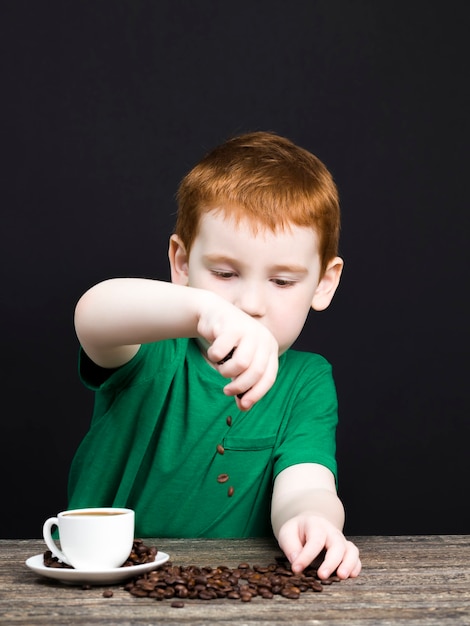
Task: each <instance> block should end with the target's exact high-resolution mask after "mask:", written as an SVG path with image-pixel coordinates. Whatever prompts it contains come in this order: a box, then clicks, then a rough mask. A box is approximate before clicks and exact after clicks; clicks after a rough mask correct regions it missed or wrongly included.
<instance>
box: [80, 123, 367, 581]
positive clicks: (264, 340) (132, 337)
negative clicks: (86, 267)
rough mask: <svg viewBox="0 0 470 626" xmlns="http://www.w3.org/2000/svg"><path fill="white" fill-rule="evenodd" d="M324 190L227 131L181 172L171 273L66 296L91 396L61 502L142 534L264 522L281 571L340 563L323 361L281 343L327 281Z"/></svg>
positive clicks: (260, 528)
mask: <svg viewBox="0 0 470 626" xmlns="http://www.w3.org/2000/svg"><path fill="white" fill-rule="evenodd" d="M339 219H340V218H339V203H338V198H337V190H336V187H335V184H334V182H333V180H332V178H331V175H330V174H329V172H328V170H327V169H326V168H325V166H324V165H323V164H322V163H321V162H320V161H319V160H318V159H317V158H316V157H315V156H313V155H312V154H310V153H309V152H307V151H306V150H304V149H302V148H300V147H298V146H296V145H294V144H293V143H292V142H290V141H289V140H287V139H284V138H282V137H279V136H277V135H275V134H273V133H265V132H255V133H249V134H246V135H242V136H240V137H235V138H233V139H231V140H229V141H227V142H226V143H224V144H222V145H221V146H219V147H218V148H216V149H214V150H213V151H212V152H210V153H209V154H208V155H206V156H205V157H204V158H203V159H202V160H201V161H200V163H199V164H197V165H196V166H195V167H194V168H193V169H192V170H191V171H190V172H189V173H188V174H187V175H186V177H185V178H184V179H183V181H182V183H181V185H180V187H179V190H178V216H177V221H176V228H175V233H174V234H173V235H172V236H171V238H170V244H169V260H170V266H171V283H167V282H163V281H156V280H148V279H133V278H124V279H111V280H107V281H104V282H102V283H100V284H98V285H96V286H94V287H92V288H91V289H90V290H89V291H87V292H86V293H85V294H84V295H83V296H82V298H81V299H80V301H79V302H78V304H77V308H76V313H75V326H76V332H77V336H78V338H79V341H80V344H81V352H80V374H81V377H82V380H83V381H84V383H85V384H86V385H88V386H89V387H90V388H91V389H93V390H94V391H95V394H96V395H95V409H94V414H93V420H92V424H91V428H90V431H89V433H88V434H87V436H86V437H85V439H84V441H83V442H82V444H81V446H80V448H79V450H78V451H77V454H76V456H75V459H74V461H73V463H72V467H71V473H70V484H69V490H70V500H69V507H70V508H77V507H82V506H100V505H108V506H110V505H114V506H128V507H131V508H133V509H134V510H135V511H136V533H137V534H138V535H139V536H143V537H145V536H147V537H165V536H180V537H197V536H205V537H243V536H263V535H269V534H271V532H274V534H275V536H276V538H277V540H278V542H279V545H280V547H281V549H282V550H283V551H284V552H285V554H286V556H287V557H288V558H289V560H290V562H291V564H292V569H293V570H294V571H297V572H300V571H302V570H303V569H304V568H305V567H306V566H307V565H308V564H309V563H310V562H311V561H312V560H313V559H314V558H315V557H316V556H317V555H318V554H319V553H320V552H321V551H322V550H323V549H325V550H326V553H325V557H324V560H323V563H322V565H321V567H320V568H319V570H318V574H319V576H320V577H323V578H326V577H328V576H329V575H330V574H331V573H332V572H334V571H335V570H337V574H338V576H339V577H340V578H347V577H349V576H351V577H353V576H357V575H358V574H359V572H360V569H361V563H360V559H359V553H358V550H357V548H356V546H354V545H353V544H352V543H351V542H349V541H347V540H346V538H345V537H344V535H343V533H342V527H343V523H344V510H343V506H342V504H341V502H340V500H339V498H338V496H337V493H336V484H335V479H336V461H335V432H336V424H337V400H336V392H335V387H334V382H333V378H332V373H331V367H330V365H329V364H328V363H327V362H326V361H325V360H324V359H323V358H322V357H320V356H319V355H315V354H309V353H303V352H298V351H294V350H290V346H291V345H292V344H293V343H294V341H295V340H296V339H297V337H298V335H299V334H300V332H301V330H302V327H303V325H304V323H305V321H306V318H307V315H308V312H309V310H310V308H311V307H312V308H313V309H316V310H323V309H325V308H326V307H327V306H328V305H329V303H330V301H331V299H332V297H333V295H334V293H335V290H336V288H337V286H338V283H339V280H340V276H341V271H342V267H343V261H342V260H341V259H340V258H339V257H338V256H337V246H338V234H339Z"/></svg>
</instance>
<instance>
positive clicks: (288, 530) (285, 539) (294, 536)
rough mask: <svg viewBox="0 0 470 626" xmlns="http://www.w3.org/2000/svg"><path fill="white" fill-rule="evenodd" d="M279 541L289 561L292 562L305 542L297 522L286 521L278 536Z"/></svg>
mask: <svg viewBox="0 0 470 626" xmlns="http://www.w3.org/2000/svg"><path fill="white" fill-rule="evenodd" d="M278 543H279V547H280V548H281V550H282V551H283V552H284V554H285V555H286V557H287V558H288V559H289V562H290V563H291V564H292V563H293V562H294V561H295V560H296V558H297V556H298V555H299V554H300V552H301V551H302V548H303V543H302V541H301V539H300V537H299V534H298V532H297V527H296V525H295V524H292V523H290V522H286V523H285V524H284V526H283V527H282V528H281V530H280V532H279V537H278Z"/></svg>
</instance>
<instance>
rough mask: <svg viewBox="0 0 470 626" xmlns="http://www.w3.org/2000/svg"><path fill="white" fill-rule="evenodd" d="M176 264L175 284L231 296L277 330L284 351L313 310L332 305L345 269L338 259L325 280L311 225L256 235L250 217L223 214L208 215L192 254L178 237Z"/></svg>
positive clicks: (173, 243) (172, 255)
mask: <svg viewBox="0 0 470 626" xmlns="http://www.w3.org/2000/svg"><path fill="white" fill-rule="evenodd" d="M172 250H173V252H172ZM170 262H171V267H172V280H173V282H177V283H179V284H185V285H188V286H190V287H197V288H200V289H208V290H210V291H213V292H215V293H217V294H218V295H220V296H222V297H223V298H225V299H226V300H229V301H230V302H231V303H232V304H234V305H235V306H237V307H238V308H239V309H241V310H242V311H244V312H245V313H247V314H248V315H251V316H252V317H254V318H255V319H257V320H258V321H259V322H260V323H261V324H263V325H264V326H266V327H267V328H268V329H269V330H270V331H271V333H272V334H273V335H274V337H275V338H276V340H277V342H278V344H279V353H280V354H282V353H283V352H284V351H285V350H287V349H288V348H289V347H290V346H291V345H292V344H293V343H294V341H295V340H296V339H297V337H298V336H299V334H300V332H301V330H302V328H303V326H304V324H305V320H306V318H307V315H308V312H309V310H310V308H311V307H313V308H315V309H317V310H321V309H324V308H326V307H327V306H328V304H329V303H330V301H331V298H332V297H333V295H334V292H335V290H336V287H337V285H338V282H339V278H340V275H341V270H342V260H341V259H339V258H338V257H336V258H335V259H334V260H333V261H332V262H330V263H329V265H328V268H327V270H326V273H325V274H324V276H323V278H322V280H320V266H321V264H320V256H319V253H318V242H317V236H316V234H315V232H314V231H313V230H312V229H310V228H305V227H299V226H291V228H290V229H289V230H285V231H284V230H279V231H277V232H275V233H273V232H271V231H269V230H259V231H258V232H257V233H254V232H253V230H252V228H251V226H250V224H249V223H248V222H247V221H243V220H242V221H241V222H240V223H239V224H238V225H237V224H236V223H235V222H234V221H233V220H232V219H231V218H227V217H225V216H224V215H223V213H222V212H217V213H214V212H209V213H205V214H204V215H203V216H202V218H201V222H200V229H199V233H198V235H197V237H196V238H195V240H194V242H193V244H192V247H191V251H190V254H189V257H188V255H187V253H186V250H185V248H184V246H183V244H182V243H181V241H180V240H179V238H178V237H177V236H175V235H173V237H172V240H171V243H170Z"/></svg>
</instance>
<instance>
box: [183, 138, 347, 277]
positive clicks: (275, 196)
mask: <svg viewBox="0 0 470 626" xmlns="http://www.w3.org/2000/svg"><path fill="white" fill-rule="evenodd" d="M177 201H178V215H177V220H176V226H175V234H177V235H178V236H179V237H180V239H181V241H182V242H183V244H184V245H185V247H186V250H187V252H188V253H189V252H190V249H191V246H192V243H193V241H194V239H195V237H196V236H197V233H198V230H199V222H200V218H201V215H203V214H204V213H207V212H209V211H220V212H222V213H223V214H224V215H226V216H227V217H231V218H232V219H234V220H235V221H236V222H238V221H240V220H248V222H249V223H250V224H251V225H252V227H253V230H254V232H256V231H257V230H258V229H259V228H267V229H269V230H271V231H273V232H275V231H276V230H277V229H285V228H289V225H296V226H305V227H308V228H312V229H313V230H314V231H315V232H316V234H317V236H318V239H319V248H320V249H319V252H320V259H321V265H322V273H323V271H324V270H325V269H326V266H327V264H328V262H329V261H330V260H331V259H332V258H334V257H335V256H336V255H337V254H338V241H339V230H340V209H339V199H338V191H337V188H336V185H335V183H334V181H333V177H332V176H331V174H330V172H329V171H328V170H327V168H326V167H325V165H324V164H323V163H322V162H321V161H320V159H318V158H317V157H316V156H315V155H313V154H312V153H311V152H308V151H307V150H305V149H304V148H301V147H299V146H297V145H295V144H294V143H292V142H291V141H290V140H289V139H286V138H284V137H280V136H278V135H276V134H274V133H269V132H253V133H247V134H244V135H240V136H238V137H234V138H232V139H229V140H228V141H226V142H225V143H223V144H222V145H220V146H218V147H216V148H214V149H213V150H212V151H210V152H209V153H208V154H206V156H204V157H203V158H202V159H201V161H199V163H198V164H197V165H196V166H195V167H194V168H193V169H192V170H191V171H190V172H188V174H187V175H186V176H185V177H184V178H183V180H182V181H181V183H180V186H179V188H178V192H177Z"/></svg>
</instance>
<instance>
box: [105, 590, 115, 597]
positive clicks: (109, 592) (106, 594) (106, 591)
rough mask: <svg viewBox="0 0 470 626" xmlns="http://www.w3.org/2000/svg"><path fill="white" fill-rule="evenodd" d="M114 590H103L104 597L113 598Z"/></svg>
mask: <svg viewBox="0 0 470 626" xmlns="http://www.w3.org/2000/svg"><path fill="white" fill-rule="evenodd" d="M113 595H114V594H113V592H112V590H111V589H105V590H104V591H103V598H112V597H113Z"/></svg>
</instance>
